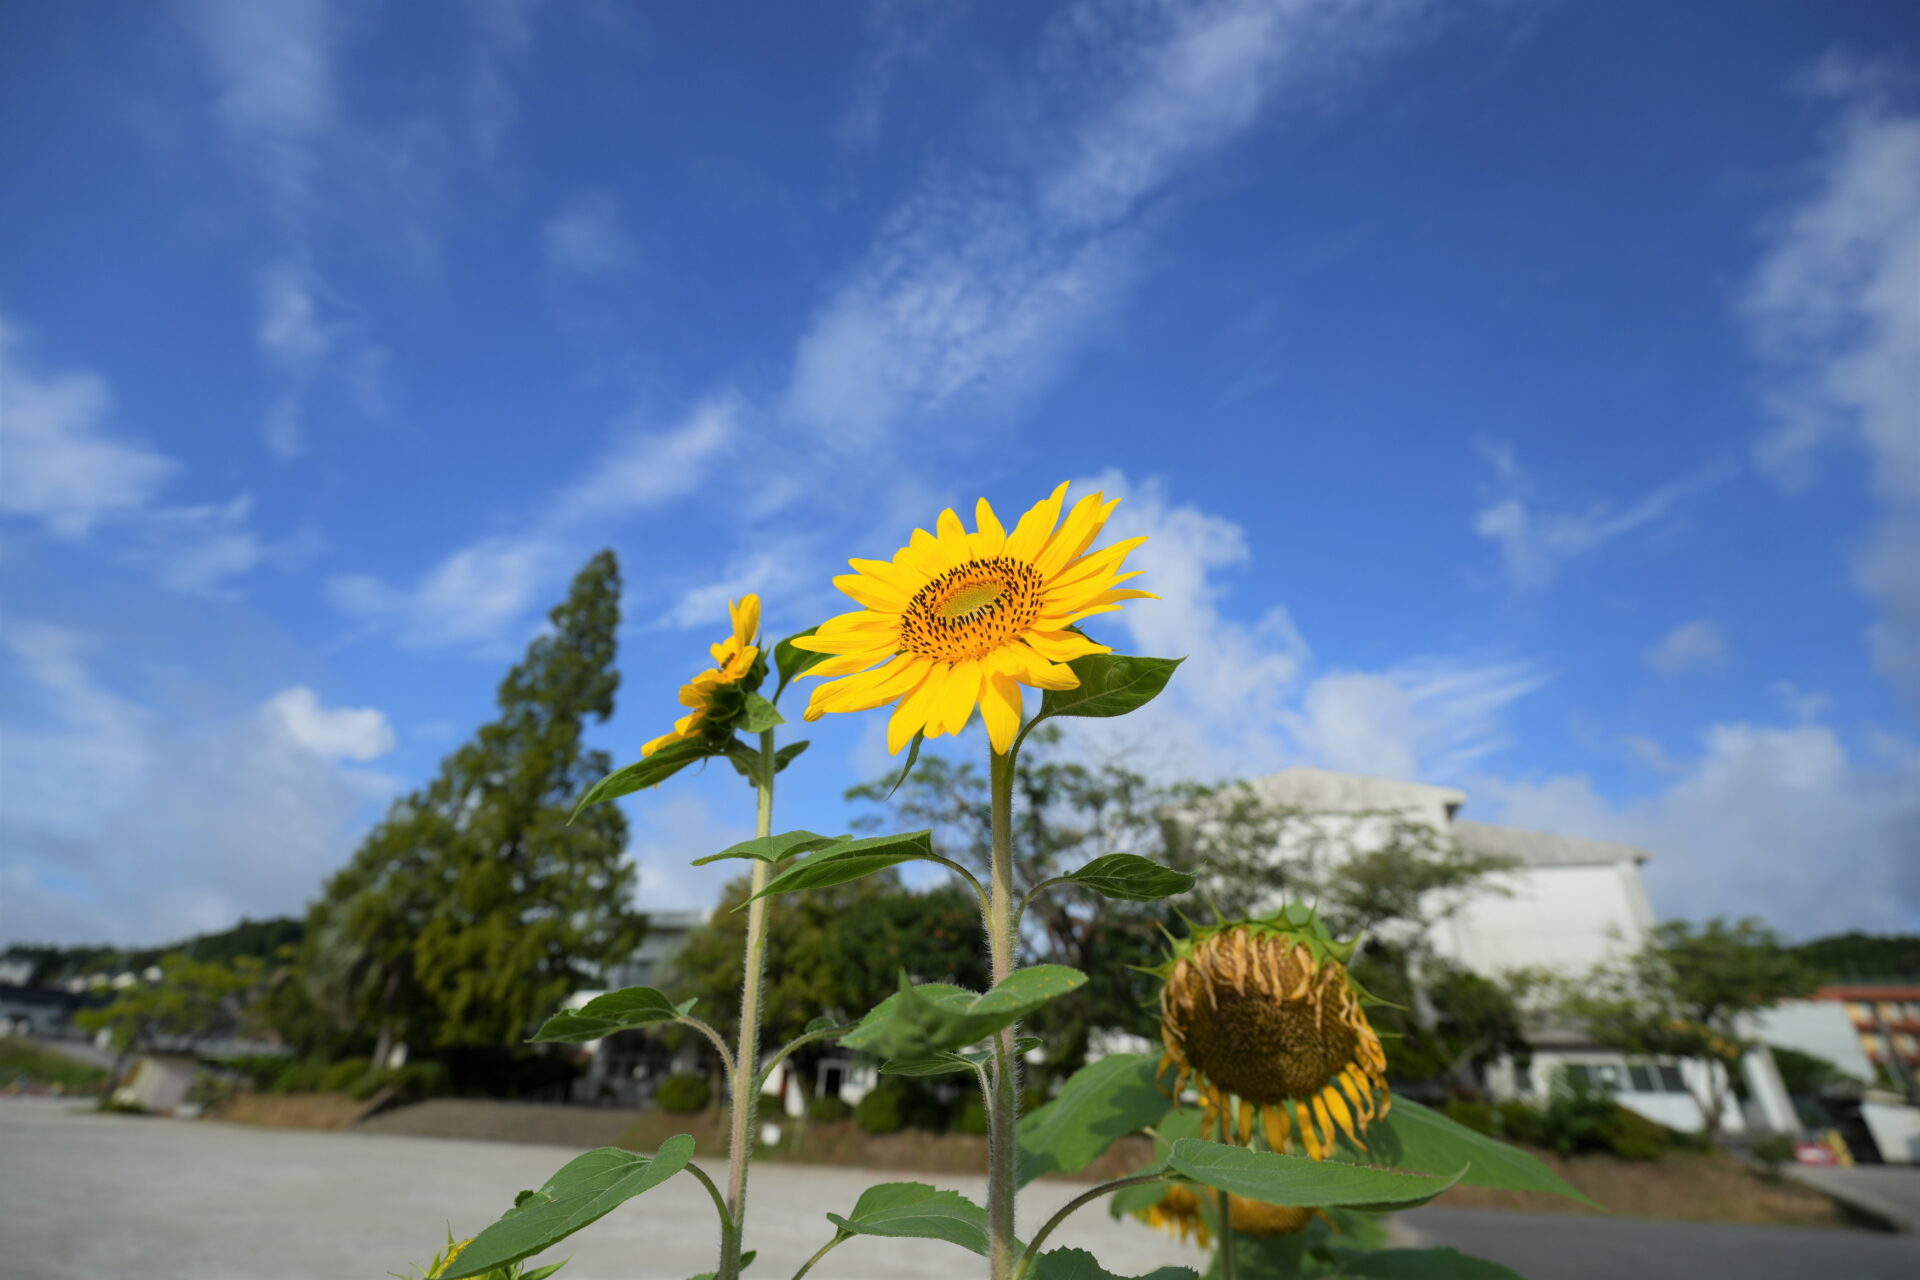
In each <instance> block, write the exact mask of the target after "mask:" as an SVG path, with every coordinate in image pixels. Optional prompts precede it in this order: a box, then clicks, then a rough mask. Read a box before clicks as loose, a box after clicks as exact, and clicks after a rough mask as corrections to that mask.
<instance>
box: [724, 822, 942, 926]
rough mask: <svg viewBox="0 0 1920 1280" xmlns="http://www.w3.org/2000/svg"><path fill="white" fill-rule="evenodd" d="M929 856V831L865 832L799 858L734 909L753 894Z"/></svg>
mask: <svg viewBox="0 0 1920 1280" xmlns="http://www.w3.org/2000/svg"><path fill="white" fill-rule="evenodd" d="M931 857H933V832H931V831H909V832H907V833H905V834H904V835H892V836H868V837H867V838H866V839H864V840H847V841H843V842H841V843H838V844H835V845H834V846H833V847H831V848H829V849H824V850H822V851H821V852H819V853H816V854H814V855H813V856H812V857H810V858H802V859H801V860H800V861H799V862H796V863H795V864H794V865H792V866H791V867H788V868H787V869H786V870H785V871H783V872H781V873H780V874H779V875H777V876H775V877H774V878H773V880H772V881H771V882H770V883H769V884H768V885H767V887H766V888H764V889H762V890H761V891H760V892H759V893H757V894H755V895H754V897H753V898H749V899H747V901H746V902H743V903H741V904H740V906H738V907H735V908H734V910H736V911H738V910H741V909H742V908H744V907H745V906H746V905H747V903H749V902H752V901H753V900H754V898H766V897H771V896H772V895H773V894H776V893H797V892H799V891H800V890H802V889H824V888H826V887H827V886H828V885H834V884H845V883H846V882H847V881H849V880H858V879H860V878H861V877H862V876H870V875H872V874H873V873H874V872H876V871H885V870H886V869H887V868H888V867H892V866H897V865H899V864H900V863H902V862H912V861H914V860H915V859H927V858H931Z"/></svg>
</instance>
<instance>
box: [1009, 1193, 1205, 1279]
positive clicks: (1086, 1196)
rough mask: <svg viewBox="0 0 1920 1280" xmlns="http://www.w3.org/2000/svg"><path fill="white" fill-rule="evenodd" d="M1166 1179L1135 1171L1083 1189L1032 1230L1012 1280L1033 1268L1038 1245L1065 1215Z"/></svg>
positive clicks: (1038, 1251) (1037, 1255)
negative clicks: (1123, 1176)
mask: <svg viewBox="0 0 1920 1280" xmlns="http://www.w3.org/2000/svg"><path fill="white" fill-rule="evenodd" d="M1168 1180H1169V1176H1168V1175H1167V1174H1164V1173H1136V1174H1134V1175H1132V1176H1131V1177H1126V1178H1115V1179H1114V1180H1113V1181H1112V1182H1103V1183H1101V1184H1100V1185H1099V1186H1097V1187H1095V1188H1093V1189H1092V1190H1091V1191H1083V1192H1081V1193H1080V1194H1079V1195H1077V1196H1075V1197H1074V1198H1073V1199H1071V1200H1069V1201H1067V1202H1066V1203H1065V1204H1063V1205H1061V1206H1060V1211H1059V1212H1058V1213H1056V1214H1054V1215H1053V1216H1052V1217H1051V1218H1048V1219H1047V1221H1046V1225H1044V1226H1042V1227H1041V1228H1040V1230H1038V1231H1036V1232H1034V1234H1033V1239H1032V1241H1030V1242H1029V1243H1028V1245H1027V1251H1026V1253H1025V1254H1023V1255H1021V1258H1020V1268H1019V1270H1017V1271H1015V1272H1014V1280H1025V1277H1026V1275H1027V1273H1028V1272H1029V1271H1031V1270H1032V1269H1033V1265H1034V1263H1035V1262H1037V1261H1039V1258H1040V1246H1041V1245H1042V1244H1044V1243H1046V1239H1047V1237H1048V1236H1050V1235H1052V1234H1053V1229H1054V1228H1055V1227H1057V1226H1059V1225H1060V1224H1061V1223H1063V1222H1065V1221H1066V1220H1067V1216H1068V1215H1069V1214H1071V1213H1073V1212H1074V1211H1075V1210H1077V1209H1081V1208H1084V1207H1085V1206H1086V1205H1088V1204H1090V1203H1091V1202H1093V1201H1095V1200H1098V1199H1099V1198H1100V1197H1101V1196H1104V1195H1111V1194H1112V1193H1113V1192H1115V1191H1119V1190H1121V1189H1123V1188H1125V1187H1137V1186H1140V1185H1142V1184H1143V1183H1148V1182H1166V1181H1168Z"/></svg>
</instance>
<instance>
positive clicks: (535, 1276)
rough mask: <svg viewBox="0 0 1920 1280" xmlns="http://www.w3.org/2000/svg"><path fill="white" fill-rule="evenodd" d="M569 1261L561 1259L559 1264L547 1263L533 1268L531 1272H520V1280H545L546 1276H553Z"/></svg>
mask: <svg viewBox="0 0 1920 1280" xmlns="http://www.w3.org/2000/svg"><path fill="white" fill-rule="evenodd" d="M571 1261H572V1259H571V1258H563V1259H561V1260H560V1261H559V1262H553V1263H549V1264H547V1265H546V1266H544V1267H535V1268H534V1269H533V1270H532V1271H525V1272H522V1273H521V1275H520V1280H547V1277H548V1276H550V1275H552V1274H554V1273H555V1272H556V1271H558V1270H560V1268H562V1267H564V1266H566V1265H567V1263H569V1262H571Z"/></svg>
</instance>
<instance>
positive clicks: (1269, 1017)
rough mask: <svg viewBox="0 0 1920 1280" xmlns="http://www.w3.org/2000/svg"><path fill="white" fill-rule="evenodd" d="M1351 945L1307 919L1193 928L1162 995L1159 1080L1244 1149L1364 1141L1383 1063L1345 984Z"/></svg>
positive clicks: (1384, 1102)
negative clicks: (1194, 1093) (1191, 1088)
mask: <svg viewBox="0 0 1920 1280" xmlns="http://www.w3.org/2000/svg"><path fill="white" fill-rule="evenodd" d="M1351 956H1352V946H1351V944H1347V945H1342V944H1340V943H1336V942H1334V941H1333V939H1332V938H1331V937H1330V936H1329V935H1328V934H1327V933H1326V931H1325V929H1324V928H1323V927H1322V926H1321V925H1320V922H1319V920H1318V918H1317V917H1315V916H1313V915H1312V914H1311V913H1308V912H1304V911H1301V912H1295V913H1288V914H1283V915H1282V916H1280V917H1276V918H1274V919H1271V920H1263V921H1243V922H1239V923H1234V924H1224V925H1219V926H1215V927H1211V928H1206V929H1199V930H1196V931H1195V932H1194V934H1193V936H1192V937H1190V938H1188V939H1185V940H1183V941H1181V942H1180V943H1178V944H1177V946H1176V951H1175V954H1174V957H1173V959H1172V960H1171V961H1170V962H1169V964H1168V965H1167V966H1166V967H1165V970H1164V971H1163V976H1164V978H1165V984H1164V985H1163V986H1162V987H1161V989H1160V1034H1161V1040H1162V1042H1163V1043H1164V1044H1165V1046H1166V1056H1165V1057H1163V1058H1162V1059H1161V1070H1162V1072H1163V1073H1165V1072H1167V1071H1169V1070H1172V1071H1175V1072H1176V1073H1177V1074H1176V1076H1175V1080H1174V1084H1173V1093H1174V1096H1175V1097H1176V1098H1177V1097H1178V1096H1179V1095H1180V1094H1181V1093H1182V1092H1183V1091H1184V1090H1185V1088H1186V1086H1187V1084H1188V1082H1189V1081H1191V1082H1192V1083H1193V1084H1194V1085H1195V1086H1196V1087H1197V1088H1198V1090H1199V1092H1200V1100H1201V1106H1202V1108H1203V1109H1204V1111H1205V1113H1206V1116H1207V1119H1208V1121H1209V1123H1210V1124H1213V1125H1217V1126H1218V1128H1219V1129H1220V1131H1221V1132H1222V1133H1223V1135H1225V1137H1226V1139H1227V1140H1228V1141H1234V1140H1235V1139H1236V1137H1237V1140H1238V1141H1239V1142H1240V1143H1241V1145H1246V1144H1247V1143H1248V1142H1250V1141H1251V1140H1252V1137H1253V1133H1254V1128H1255V1121H1256V1120H1258V1121H1259V1125H1260V1131H1261V1132H1262V1133H1264V1135H1265V1137H1266V1141H1267V1145H1268V1146H1269V1147H1271V1148H1272V1149H1273V1150H1275V1151H1287V1152H1290V1151H1292V1150H1293V1144H1294V1143H1295V1142H1296V1141H1297V1142H1298V1143H1299V1144H1300V1146H1302V1147H1304V1148H1305V1149H1306V1153H1307V1154H1308V1155H1309V1156H1311V1157H1313V1158H1314V1159H1315V1160H1323V1159H1325V1158H1326V1157H1327V1156H1328V1155H1330V1154H1331V1153H1332V1152H1333V1149H1334V1138H1335V1134H1336V1132H1338V1133H1343V1134H1345V1135H1346V1136H1347V1139H1348V1141H1350V1142H1352V1143H1353V1144H1354V1145H1355V1146H1356V1147H1359V1148H1360V1149H1361V1150H1362V1151H1364V1150H1366V1144H1365V1143H1364V1142H1363V1141H1361V1137H1360V1135H1361V1134H1362V1133H1364V1132H1365V1131H1366V1128H1367V1125H1368V1124H1369V1123H1371V1122H1372V1120H1373V1119H1374V1118H1375V1117H1376V1116H1384V1115H1385V1114H1386V1113H1387V1109H1388V1107H1389V1106H1390V1105H1391V1097H1390V1095H1389V1094H1388V1093H1387V1088H1386V1069H1387V1058H1386V1054H1385V1052H1384V1051H1383V1050H1382V1049H1381V1047H1380V1038H1379V1036H1378V1035H1376V1034H1375V1033H1374V1030H1373V1028H1372V1026H1370V1025H1369V1024H1368V1022H1367V1015H1366V1013H1365V1012H1364V1011H1363V1010H1362V1009H1361V1007H1360V998H1359V995H1358V993H1357V992H1356V991H1355V989H1354V986H1353V983H1352V981H1351V979H1349V978H1348V976H1347V969H1346V964H1345V963H1344V962H1345V961H1346V960H1347V959H1349V958H1350V957H1351Z"/></svg>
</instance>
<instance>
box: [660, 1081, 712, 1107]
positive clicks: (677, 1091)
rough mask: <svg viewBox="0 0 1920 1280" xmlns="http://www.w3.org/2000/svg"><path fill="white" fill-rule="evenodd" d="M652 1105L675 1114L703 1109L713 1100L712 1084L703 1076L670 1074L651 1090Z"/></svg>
mask: <svg viewBox="0 0 1920 1280" xmlns="http://www.w3.org/2000/svg"><path fill="white" fill-rule="evenodd" d="M653 1101H654V1105H655V1106H657V1107H659V1108H660V1109H661V1110H662V1111H665V1112H668V1113H670V1114H672V1115H676V1116H688V1115H692V1114H694V1113H695V1112H696V1111H705V1110H706V1109H707V1107H708V1105H709V1104H710V1103H712V1101H713V1086H712V1085H710V1084H708V1083H707V1078H706V1077H705V1076H697V1075H672V1076H668V1077H667V1078H666V1079H665V1080H662V1081H661V1082H660V1087H659V1088H657V1089H655V1090H654V1091H653Z"/></svg>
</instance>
